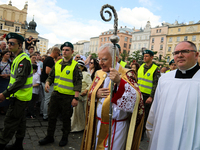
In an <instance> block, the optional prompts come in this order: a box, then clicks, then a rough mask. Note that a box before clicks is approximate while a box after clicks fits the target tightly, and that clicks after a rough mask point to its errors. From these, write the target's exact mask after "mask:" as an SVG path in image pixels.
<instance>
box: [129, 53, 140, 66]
mask: <svg viewBox="0 0 200 150" xmlns="http://www.w3.org/2000/svg"><path fill="white" fill-rule="evenodd" d="M129 58H130V61H133V60H135V61H136V62H137V63H139V64H140V65H141V64H142V62H143V55H142V54H141V51H140V50H137V51H134V52H132V54H131V57H129Z"/></svg>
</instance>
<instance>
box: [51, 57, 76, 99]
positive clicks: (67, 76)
mask: <svg viewBox="0 0 200 150" xmlns="http://www.w3.org/2000/svg"><path fill="white" fill-rule="evenodd" d="M62 60H63V59H60V60H59V61H57V62H56V64H55V79H54V90H55V91H58V92H59V93H62V94H67V95H75V91H74V84H73V72H74V68H75V66H76V64H77V62H76V61H75V60H72V63H71V65H70V66H66V67H65V68H64V69H63V70H62V71H61V67H62V65H61V64H60V62H61V61H62Z"/></svg>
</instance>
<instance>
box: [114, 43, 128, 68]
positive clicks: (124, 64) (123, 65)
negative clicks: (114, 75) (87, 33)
mask: <svg viewBox="0 0 200 150" xmlns="http://www.w3.org/2000/svg"><path fill="white" fill-rule="evenodd" d="M116 46H117V47H118V48H119V56H120V55H121V47H120V46H119V44H116ZM120 57H121V56H120ZM118 63H119V64H120V65H121V66H122V67H123V68H130V67H129V66H128V65H127V63H126V62H124V61H123V60H121V59H119V61H118Z"/></svg>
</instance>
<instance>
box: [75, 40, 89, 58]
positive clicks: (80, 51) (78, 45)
mask: <svg viewBox="0 0 200 150" xmlns="http://www.w3.org/2000/svg"><path fill="white" fill-rule="evenodd" d="M85 42H86V43H87V42H89V41H86V40H82V41H78V42H76V43H75V44H73V45H74V52H76V53H78V54H79V55H83V54H84V51H83V49H84V43H85Z"/></svg>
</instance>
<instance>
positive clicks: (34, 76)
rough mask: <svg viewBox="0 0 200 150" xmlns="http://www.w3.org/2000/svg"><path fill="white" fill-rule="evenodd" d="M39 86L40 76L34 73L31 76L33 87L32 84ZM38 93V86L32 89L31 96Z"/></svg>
mask: <svg viewBox="0 0 200 150" xmlns="http://www.w3.org/2000/svg"><path fill="white" fill-rule="evenodd" d="M37 83H39V84H40V76H39V74H38V73H37V72H36V73H34V74H33V85H34V84H37ZM38 93H39V86H36V87H33V94H38Z"/></svg>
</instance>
